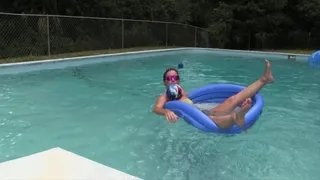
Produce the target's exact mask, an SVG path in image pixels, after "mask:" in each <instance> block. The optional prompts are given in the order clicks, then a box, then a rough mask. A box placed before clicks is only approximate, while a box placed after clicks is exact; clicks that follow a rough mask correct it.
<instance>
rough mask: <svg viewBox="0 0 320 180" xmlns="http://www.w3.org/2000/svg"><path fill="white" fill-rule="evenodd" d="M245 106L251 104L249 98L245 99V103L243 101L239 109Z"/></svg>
mask: <svg viewBox="0 0 320 180" xmlns="http://www.w3.org/2000/svg"><path fill="white" fill-rule="evenodd" d="M246 104H252V99H251V98H247V99H246V100H245V101H243V102H242V103H241V106H240V107H243V106H245V105H246Z"/></svg>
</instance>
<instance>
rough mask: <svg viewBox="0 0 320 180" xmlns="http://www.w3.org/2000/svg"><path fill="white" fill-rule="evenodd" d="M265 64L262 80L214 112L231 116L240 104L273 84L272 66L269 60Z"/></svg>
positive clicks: (229, 99) (226, 101)
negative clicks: (264, 87)
mask: <svg viewBox="0 0 320 180" xmlns="http://www.w3.org/2000/svg"><path fill="white" fill-rule="evenodd" d="M265 62H266V66H265V71H264V74H263V75H262V76H261V78H260V79H258V80H257V81H255V82H254V83H252V84H251V85H250V86H248V87H247V88H245V89H243V90H242V91H240V92H239V93H238V94H236V95H234V96H232V97H230V98H228V99H227V100H225V101H224V102H223V103H221V104H220V105H218V106H217V107H215V108H214V110H213V111H214V112H215V113H216V114H220V115H225V114H229V113H231V112H232V111H233V110H234V109H235V108H236V107H237V105H238V104H240V103H242V102H244V101H245V100H246V99H248V98H251V97H253V96H254V95H255V94H256V93H257V92H258V91H259V90H260V89H261V88H262V87H263V86H265V85H267V84H270V83H273V81H274V78H273V75H272V72H271V64H270V62H269V61H268V60H265Z"/></svg>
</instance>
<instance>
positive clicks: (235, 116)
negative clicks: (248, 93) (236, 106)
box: [209, 103, 251, 129]
mask: <svg viewBox="0 0 320 180" xmlns="http://www.w3.org/2000/svg"><path fill="white" fill-rule="evenodd" d="M250 108H251V104H250V103H247V104H244V105H243V106H242V107H241V109H240V110H239V111H238V112H235V113H232V114H230V115H224V116H209V117H210V119H211V120H212V121H213V122H214V123H215V124H216V125H217V126H218V127H219V128H222V129H228V128H230V127H232V126H233V125H235V124H236V125H237V126H239V127H240V128H242V127H243V126H244V124H245V114H246V113H247V112H248V111H249V109H250Z"/></svg>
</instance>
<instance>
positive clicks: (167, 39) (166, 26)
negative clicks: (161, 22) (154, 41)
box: [166, 22, 168, 47]
mask: <svg viewBox="0 0 320 180" xmlns="http://www.w3.org/2000/svg"><path fill="white" fill-rule="evenodd" d="M167 46H168V23H167V22H166V47H167Z"/></svg>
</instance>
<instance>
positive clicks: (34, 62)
mask: <svg viewBox="0 0 320 180" xmlns="http://www.w3.org/2000/svg"><path fill="white" fill-rule="evenodd" d="M176 50H214V51H227V52H228V51H230V52H248V53H255V54H272V55H296V56H304V57H308V56H310V55H311V54H299V53H288V52H269V51H266V52H264V51H256V50H235V49H220V48H200V47H181V48H169V49H153V50H138V51H130V52H120V53H108V54H98V55H88V56H73V57H67V58H54V59H42V60H36V61H23V62H13V63H3V64H0V68H3V67H12V66H19V65H32V64H43V63H53V62H64V61H70V60H80V59H88V58H99V57H111V56H121V55H130V54H143V53H152V52H166V51H176Z"/></svg>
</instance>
